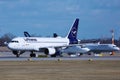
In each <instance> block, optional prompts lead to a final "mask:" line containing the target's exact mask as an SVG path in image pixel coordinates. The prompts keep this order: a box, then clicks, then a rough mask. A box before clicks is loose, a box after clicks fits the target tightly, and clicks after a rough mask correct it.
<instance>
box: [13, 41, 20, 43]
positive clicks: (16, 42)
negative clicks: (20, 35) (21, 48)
mask: <svg viewBox="0 0 120 80" xmlns="http://www.w3.org/2000/svg"><path fill="white" fill-rule="evenodd" d="M11 42H12V43H19V42H18V41H11Z"/></svg>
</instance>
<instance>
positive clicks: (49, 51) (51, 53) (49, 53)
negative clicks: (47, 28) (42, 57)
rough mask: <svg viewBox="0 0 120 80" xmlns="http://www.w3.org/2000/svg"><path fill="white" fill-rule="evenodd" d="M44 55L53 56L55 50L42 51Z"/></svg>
mask: <svg viewBox="0 0 120 80" xmlns="http://www.w3.org/2000/svg"><path fill="white" fill-rule="evenodd" d="M44 53H45V54H46V55H54V54H55V53H56V50H55V48H47V49H45V50H44Z"/></svg>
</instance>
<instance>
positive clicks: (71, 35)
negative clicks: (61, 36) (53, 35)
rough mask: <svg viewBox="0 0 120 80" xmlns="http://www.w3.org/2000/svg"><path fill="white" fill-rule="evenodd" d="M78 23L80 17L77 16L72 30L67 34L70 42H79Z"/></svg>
mask: <svg viewBox="0 0 120 80" xmlns="http://www.w3.org/2000/svg"><path fill="white" fill-rule="evenodd" d="M78 25H79V19H78V18H77V19H76V20H75V22H74V24H73V26H72V28H71V30H70V32H69V33H68V35H67V38H68V39H69V41H70V43H69V44H77V43H78V40H77V32H78Z"/></svg>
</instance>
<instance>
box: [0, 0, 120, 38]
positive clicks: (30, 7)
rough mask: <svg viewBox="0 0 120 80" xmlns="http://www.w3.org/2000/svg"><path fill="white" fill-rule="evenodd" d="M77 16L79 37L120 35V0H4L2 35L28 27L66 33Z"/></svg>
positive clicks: (0, 21)
mask: <svg viewBox="0 0 120 80" xmlns="http://www.w3.org/2000/svg"><path fill="white" fill-rule="evenodd" d="M76 18H79V19H80V24H79V32H78V38H79V39H91V38H104V37H111V33H110V30H111V29H114V30H115V37H116V38H118V37H120V0H0V36H1V35H3V34H5V33H12V34H14V35H16V36H23V32H24V31H28V32H29V33H31V34H37V35H41V36H52V34H53V33H55V32H56V33H58V34H59V35H60V36H63V37H64V36H66V35H67V32H68V31H69V28H70V27H71V26H72V24H73V22H74V20H75V19H76Z"/></svg>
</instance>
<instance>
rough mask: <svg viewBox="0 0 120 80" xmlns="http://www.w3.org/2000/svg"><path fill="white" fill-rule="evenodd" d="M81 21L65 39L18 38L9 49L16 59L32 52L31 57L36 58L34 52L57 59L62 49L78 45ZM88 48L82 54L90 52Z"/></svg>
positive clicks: (80, 49)
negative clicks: (26, 52) (27, 52)
mask: <svg viewBox="0 0 120 80" xmlns="http://www.w3.org/2000/svg"><path fill="white" fill-rule="evenodd" d="M78 24H79V19H78V18H77V19H76V20H75V22H74V24H73V26H72V28H71V29H70V31H69V33H68V35H67V36H66V37H65V38H61V37H56V38H53V37H49V38H48V37H31V36H28V37H16V38H14V39H12V40H11V42H9V43H8V48H9V49H11V50H12V52H13V54H14V55H16V57H19V56H20V55H21V54H23V53H24V52H25V51H30V52H31V54H30V57H36V54H35V53H34V52H44V53H45V54H46V55H50V56H52V57H55V56H57V55H59V53H60V52H61V50H62V49H64V48H66V47H71V46H74V44H77V43H78V40H77V32H78ZM88 51H89V49H88V48H81V47H80V48H79V52H80V53H85V52H88Z"/></svg>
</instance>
